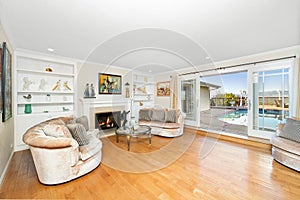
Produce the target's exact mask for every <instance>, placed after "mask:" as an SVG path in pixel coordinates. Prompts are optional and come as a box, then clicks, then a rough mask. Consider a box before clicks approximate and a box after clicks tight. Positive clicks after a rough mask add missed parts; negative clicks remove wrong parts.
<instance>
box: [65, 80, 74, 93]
mask: <svg viewBox="0 0 300 200" xmlns="http://www.w3.org/2000/svg"><path fill="white" fill-rule="evenodd" d="M64 87H65V89H67V90H70V91H71V90H72V89H71V88H70V87H69V85H68V81H65V82H64Z"/></svg>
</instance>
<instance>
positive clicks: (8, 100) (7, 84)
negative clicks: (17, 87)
mask: <svg viewBox="0 0 300 200" xmlns="http://www.w3.org/2000/svg"><path fill="white" fill-rule="evenodd" d="M1 57H2V58H1V60H2V85H1V93H2V105H3V112H2V121H3V122H5V121H7V120H8V119H9V118H11V117H12V78H11V73H12V66H11V54H10V52H9V51H8V49H7V46H6V43H5V42H3V44H2V54H1Z"/></svg>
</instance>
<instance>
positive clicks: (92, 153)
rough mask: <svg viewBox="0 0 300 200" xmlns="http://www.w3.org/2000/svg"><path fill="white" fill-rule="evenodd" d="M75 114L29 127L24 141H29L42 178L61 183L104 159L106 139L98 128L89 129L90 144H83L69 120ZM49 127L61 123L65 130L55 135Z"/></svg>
mask: <svg viewBox="0 0 300 200" xmlns="http://www.w3.org/2000/svg"><path fill="white" fill-rule="evenodd" d="M70 120H74V118H72V117H70V118H65V117H60V118H55V119H51V120H48V121H45V122H42V123H40V124H37V125H35V126H34V127H32V128H30V129H28V130H27V131H26V132H25V134H24V135H23V141H24V142H25V143H26V144H27V145H29V148H30V151H31V154H32V158H33V161H34V165H35V168H36V171H37V175H38V178H39V180H40V182H41V183H43V184H47V185H53V184H59V183H63V182H67V181H70V180H72V179H75V178H77V177H80V176H82V175H84V174H86V173H88V172H90V171H92V170H93V169H95V168H96V167H97V166H98V165H99V164H100V162H101V158H102V151H101V149H102V142H101V141H100V140H99V139H98V137H97V135H96V134H97V133H96V131H95V130H89V131H87V132H86V133H87V134H86V136H87V140H88V144H87V145H84V146H79V144H78V142H77V141H76V140H75V139H73V137H72V135H69V134H70V132H68V130H69V129H68V128H67V125H66V124H67V123H68V122H69V121H70ZM45 127H57V132H60V131H62V133H63V134H64V135H63V136H60V137H53V136H49V135H46V134H45Z"/></svg>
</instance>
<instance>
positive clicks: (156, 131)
mask: <svg viewBox="0 0 300 200" xmlns="http://www.w3.org/2000/svg"><path fill="white" fill-rule="evenodd" d="M138 123H139V124H140V125H148V126H150V127H151V134H153V135H159V136H163V137H178V136H181V135H182V134H183V127H184V115H183V113H182V112H181V111H180V110H176V109H155V108H143V109H140V110H139V120H138Z"/></svg>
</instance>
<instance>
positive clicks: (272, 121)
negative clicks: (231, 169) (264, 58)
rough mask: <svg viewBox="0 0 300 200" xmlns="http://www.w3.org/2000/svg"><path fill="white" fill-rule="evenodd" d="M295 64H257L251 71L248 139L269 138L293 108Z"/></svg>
mask: <svg viewBox="0 0 300 200" xmlns="http://www.w3.org/2000/svg"><path fill="white" fill-rule="evenodd" d="M292 66H293V60H284V61H277V62H269V63H263V64H257V65H255V66H253V67H251V68H250V69H249V79H250V82H249V89H248V91H249V99H248V100H249V102H248V109H249V110H248V122H249V124H248V135H249V136H254V137H260V138H270V137H271V136H272V135H273V134H274V133H275V132H276V126H277V125H278V124H279V123H283V122H285V119H286V118H287V117H289V116H290V115H291V108H292V104H293V102H292V95H291V91H292V90H291V87H292V85H293V84H292V82H293V78H292V71H293V67H292Z"/></svg>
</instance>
